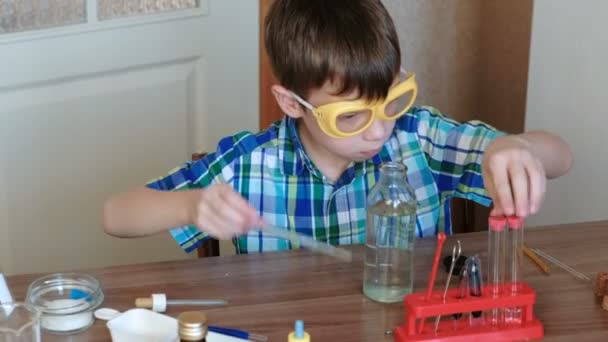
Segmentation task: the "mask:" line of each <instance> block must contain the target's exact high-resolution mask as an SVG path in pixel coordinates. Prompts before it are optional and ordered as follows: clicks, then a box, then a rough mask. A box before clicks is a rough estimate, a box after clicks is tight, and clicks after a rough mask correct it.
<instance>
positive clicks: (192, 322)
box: [177, 311, 207, 342]
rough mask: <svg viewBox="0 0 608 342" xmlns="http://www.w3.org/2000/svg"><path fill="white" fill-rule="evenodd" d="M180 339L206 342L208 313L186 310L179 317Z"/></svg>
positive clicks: (190, 341) (191, 341)
mask: <svg viewBox="0 0 608 342" xmlns="http://www.w3.org/2000/svg"><path fill="white" fill-rule="evenodd" d="M177 321H178V327H179V331H178V332H179V338H180V341H189V342H205V341H206V340H207V339H206V338H207V315H205V314H204V313H202V312H199V311H186V312H183V313H181V314H180V315H179V316H178V317H177Z"/></svg>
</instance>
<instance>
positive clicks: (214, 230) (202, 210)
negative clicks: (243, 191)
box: [190, 184, 263, 239]
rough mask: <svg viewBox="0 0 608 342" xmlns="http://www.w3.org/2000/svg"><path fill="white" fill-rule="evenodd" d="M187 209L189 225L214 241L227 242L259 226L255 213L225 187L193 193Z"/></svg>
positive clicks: (210, 187) (258, 217) (260, 224)
mask: <svg viewBox="0 0 608 342" xmlns="http://www.w3.org/2000/svg"><path fill="white" fill-rule="evenodd" d="M190 208H191V209H190V220H191V222H192V223H193V224H194V225H196V226H197V227H198V228H199V229H201V230H204V231H205V232H206V233H208V234H209V235H211V236H212V237H215V238H218V239H229V238H232V237H234V236H237V235H240V234H243V233H246V232H247V231H249V230H250V229H252V228H256V227H262V225H263V221H262V219H261V218H260V216H259V215H258V214H257V212H256V210H255V209H253V208H252V207H251V206H250V205H249V203H248V202H247V201H246V200H245V199H244V198H243V197H241V195H239V194H238V193H237V192H236V191H234V189H232V187H231V186H230V185H227V184H215V185H210V186H209V187H207V188H205V189H203V190H199V191H193V192H192V197H191V207H190Z"/></svg>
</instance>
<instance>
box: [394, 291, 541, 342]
mask: <svg viewBox="0 0 608 342" xmlns="http://www.w3.org/2000/svg"><path fill="white" fill-rule="evenodd" d="M508 288H510V284H507V285H505V288H504V289H505V290H504V291H503V293H507V289H508ZM482 293H484V294H487V293H490V291H489V287H486V288H484V290H483V291H482ZM442 295H443V293H442V292H440V291H436V292H433V293H432V294H431V297H430V299H429V300H428V301H427V300H426V294H425V293H413V294H410V295H407V296H405V299H404V306H405V322H404V323H403V324H402V325H400V326H398V327H397V328H395V332H394V337H395V342H406V341H442V342H460V341H526V340H535V339H541V338H543V336H544V329H543V325H542V323H541V322H540V321H539V320H537V319H536V318H535V317H534V313H533V307H534V303H535V301H536V293H535V292H534V290H533V289H532V288H531V287H529V286H528V285H527V284H524V283H522V284H519V290H518V294H517V295H503V296H500V297H498V298H492V297H490V296H488V295H483V296H481V297H466V298H457V289H452V290H450V291H448V296H447V299H446V302H445V303H444V302H443V300H442ZM515 307H518V308H521V309H522V312H521V323H520V324H517V325H503V324H501V325H498V326H495V325H492V324H491V323H490V321H489V318H490V317H489V312H491V310H492V309H504V308H515ZM474 311H483V312H484V313H485V314H484V317H485V318H486V321H485V322H484V323H483V324H476V326H471V325H470V324H469V314H468V313H470V312H474ZM455 313H463V315H462V317H461V319H459V320H457V321H455V320H453V319H452V314H455ZM439 315H441V316H443V317H444V319H443V320H441V322H440V323H439V327H438V329H437V332H436V333H435V318H436V317H437V316H439ZM423 319H424V320H425V321H424V325H423V326H421V325H420V323H421V320H423ZM420 328H422V330H419V329H420Z"/></svg>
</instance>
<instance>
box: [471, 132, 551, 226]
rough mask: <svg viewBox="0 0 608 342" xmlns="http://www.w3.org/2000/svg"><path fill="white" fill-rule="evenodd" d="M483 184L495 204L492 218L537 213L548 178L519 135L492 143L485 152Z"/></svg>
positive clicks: (541, 165)
mask: <svg viewBox="0 0 608 342" xmlns="http://www.w3.org/2000/svg"><path fill="white" fill-rule="evenodd" d="M482 172H483V181H484V184H485V187H486V189H487V191H488V193H489V195H490V197H492V200H493V201H494V209H493V210H492V212H491V213H490V215H505V216H510V215H517V216H520V217H526V216H528V215H530V214H535V213H536V212H537V211H538V210H539V209H540V207H541V204H542V202H543V198H544V195H545V190H546V184H547V177H546V172H545V168H544V166H543V164H542V162H541V160H540V159H539V158H538V157H537V156H535V155H534V153H533V152H532V149H531V147H530V144H529V143H528V142H527V141H526V140H524V139H523V138H520V137H517V136H505V137H501V138H498V139H496V140H495V141H493V142H492V143H491V144H490V145H489V146H488V148H487V150H486V152H485V153H484V157H483V162H482Z"/></svg>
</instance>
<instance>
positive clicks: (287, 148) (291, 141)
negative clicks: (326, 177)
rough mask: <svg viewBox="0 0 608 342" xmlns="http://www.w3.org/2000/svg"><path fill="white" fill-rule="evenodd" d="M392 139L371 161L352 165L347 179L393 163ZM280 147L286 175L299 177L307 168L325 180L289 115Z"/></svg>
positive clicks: (280, 140)
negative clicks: (306, 149) (307, 151)
mask: <svg viewBox="0 0 608 342" xmlns="http://www.w3.org/2000/svg"><path fill="white" fill-rule="evenodd" d="M391 138H392V137H391ZM391 138H389V140H388V141H387V142H386V143H385V144H384V146H383V147H382V149H381V150H380V153H378V154H377V155H375V156H373V157H372V158H371V159H368V160H365V161H362V162H356V163H352V164H351V165H350V166H349V167H348V168H347V170H346V171H345V175H346V174H349V173H350V175H348V176H347V178H352V177H358V176H361V175H364V174H366V173H367V172H368V171H370V170H373V169H374V168H375V167H377V166H379V165H380V164H382V163H383V162H388V161H391V160H392V158H391V156H390V152H389V149H388V144H389V141H390V140H391ZM278 147H279V148H278V160H279V162H280V165H281V168H282V170H281V171H282V173H283V174H284V175H288V176H295V175H299V174H301V173H302V171H303V170H304V168H307V169H308V170H309V172H311V173H312V174H314V175H317V176H318V177H320V178H323V175H322V174H321V172H320V171H319V169H317V167H316V166H315V165H314V164H313V162H312V160H310V158H309V157H308V154H306V151H305V150H304V145H303V144H302V140H301V139H300V134H299V133H298V128H297V120H296V119H294V118H291V117H289V116H287V115H286V116H285V117H284V118H283V121H282V122H281V125H280V127H279V142H278ZM345 175H343V176H345ZM342 178H344V177H342Z"/></svg>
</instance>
